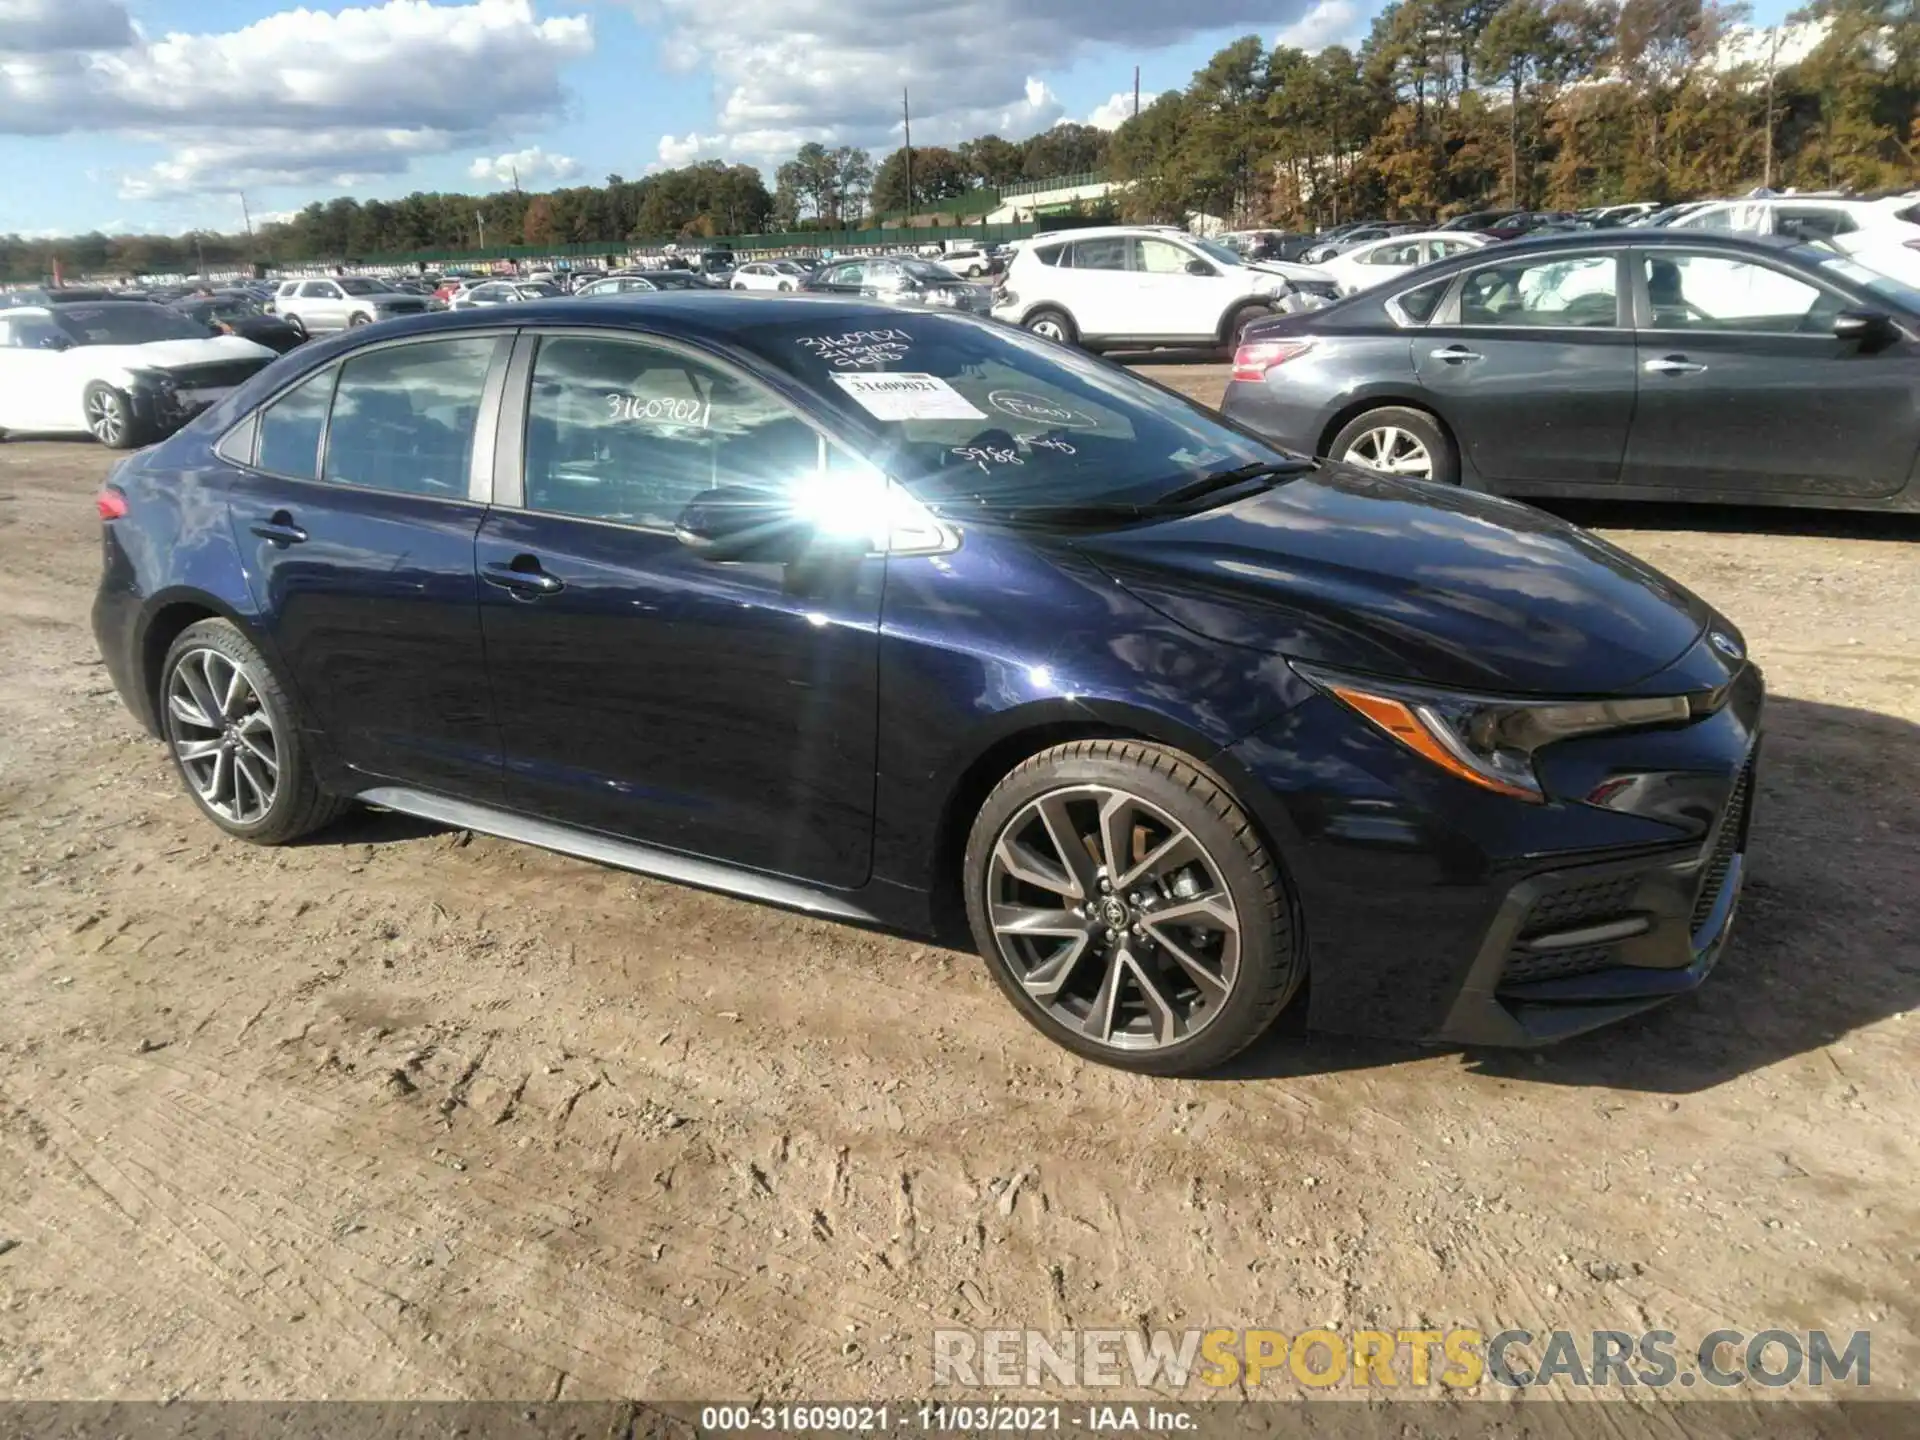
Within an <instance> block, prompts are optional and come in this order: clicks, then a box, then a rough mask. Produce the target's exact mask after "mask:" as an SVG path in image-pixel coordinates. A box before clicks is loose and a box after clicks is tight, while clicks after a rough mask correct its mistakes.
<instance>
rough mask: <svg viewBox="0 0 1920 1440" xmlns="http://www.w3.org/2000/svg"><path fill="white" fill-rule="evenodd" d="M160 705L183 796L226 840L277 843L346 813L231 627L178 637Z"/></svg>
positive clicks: (272, 683) (164, 669) (165, 668)
mask: <svg viewBox="0 0 1920 1440" xmlns="http://www.w3.org/2000/svg"><path fill="white" fill-rule="evenodd" d="M159 702H160V703H159V714H160V726H161V730H162V733H163V734H164V735H165V737H166V741H167V748H168V750H169V751H170V752H171V753H172V755H173V763H174V766H175V768H176V769H178V770H179V772H180V777H181V779H182V780H184V781H185V782H186V786H187V792H188V793H189V794H191V795H192V796H193V798H194V800H195V802H196V803H197V804H198V805H199V806H200V809H201V812H202V813H203V814H205V815H206V817H207V818H208V819H209V820H211V821H213V823H214V824H216V825H218V826H219V827H220V828H221V829H222V830H224V831H226V832H227V833H228V834H229V835H235V836H238V837H239V838H240V839H242V840H251V841H253V842H254V843H255V844H258V845H279V844H282V843H284V842H286V841H288V840H295V839H298V838H299V837H300V836H302V835H306V834H309V833H311V832H312V831H314V830H318V829H319V828H320V827H321V826H323V825H326V824H328V823H330V822H331V821H333V820H334V819H336V818H337V817H338V816H339V815H340V814H341V812H342V811H344V810H345V809H346V808H347V806H348V803H349V802H347V801H345V800H340V799H337V798H335V797H334V796H331V795H327V794H325V793H323V792H322V791H321V789H320V786H319V783H318V782H317V781H316V780H315V779H314V776H313V772H312V769H311V767H310V766H309V765H308V764H307V758H306V754H305V751H304V748H303V746H302V741H301V736H300V733H299V730H298V728H297V727H296V725H295V723H294V715H293V706H292V704H291V703H290V702H289V701H288V700H287V697H286V692H285V691H284V690H283V689H282V688H281V686H280V682H279V681H278V680H277V679H275V678H274V674H273V671H272V670H271V669H270V668H269V667H268V665H267V662H266V661H265V660H264V659H263V658H262V657H261V655H260V652H259V651H257V650H256V649H254V648H253V645H252V644H251V643H250V642H249V641H248V640H247V637H246V636H244V635H242V634H241V633H240V631H239V629H238V628H237V627H235V626H234V625H233V624H232V623H231V622H230V621H226V620H202V621H201V622H199V623H198V624H197V625H189V626H188V627H187V628H186V629H185V630H183V631H181V632H180V637H179V638H178V639H177V640H175V641H174V642H173V645H172V647H171V648H170V649H169V650H168V651H167V658H166V662H165V663H164V664H163V665H162V666H161V669H160V694H159Z"/></svg>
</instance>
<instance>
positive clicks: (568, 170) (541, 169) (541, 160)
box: [467, 145, 580, 185]
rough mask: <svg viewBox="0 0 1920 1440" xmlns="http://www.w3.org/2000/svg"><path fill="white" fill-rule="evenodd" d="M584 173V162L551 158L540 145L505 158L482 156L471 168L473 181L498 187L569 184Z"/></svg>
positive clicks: (564, 156) (512, 153)
mask: <svg viewBox="0 0 1920 1440" xmlns="http://www.w3.org/2000/svg"><path fill="white" fill-rule="evenodd" d="M579 173H580V162H579V161H578V160H576V159H574V158H573V157H572V156H571V155H549V154H548V153H547V152H546V151H544V150H542V149H541V148H540V147H539V146H538V145H534V146H530V147H529V148H527V149H525V150H513V151H510V152H508V153H507V154H505V155H492V156H487V155H482V156H481V157H480V158H479V159H477V160H475V161H474V162H473V163H472V164H471V165H469V166H468V167H467V177H468V178H469V179H472V180H491V181H492V182H493V183H494V184H496V185H511V184H513V183H514V182H515V181H518V182H519V183H520V184H521V185H526V184H527V183H528V182H530V181H534V180H569V179H572V178H573V177H574V176H575V175H577V174H579Z"/></svg>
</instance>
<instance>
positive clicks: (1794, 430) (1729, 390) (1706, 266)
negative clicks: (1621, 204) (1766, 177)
mask: <svg viewBox="0 0 1920 1440" xmlns="http://www.w3.org/2000/svg"><path fill="white" fill-rule="evenodd" d="M1635 262H1636V263H1635V265H1634V284H1635V287H1636V304H1637V305H1638V307H1639V315H1640V323H1641V329H1640V332H1639V337H1638V360H1639V391H1640V393H1639V403H1638V405H1637V407H1636V409H1635V413H1634V419H1633V433H1632V438H1631V440H1630V442H1629V444H1628V447H1627V456H1626V467H1625V471H1624V473H1623V474H1622V476H1621V479H1622V480H1623V481H1624V482H1625V483H1627V484H1630V485H1654V486H1661V487H1666V488H1671V489H1672V490H1674V491H1675V492H1677V493H1678V494H1680V495H1682V496H1683V497H1684V496H1689V495H1702V494H1716V495H1726V496H1738V495H1742V494H1751V495H1754V496H1756V497H1757V496H1764V495H1769V494H1780V493H1789V494H1800V495H1805V496H1810V497H1818V496H1821V495H1833V496H1850V497H1860V498H1866V497H1872V496H1879V495H1891V494H1893V493H1894V492H1895V491H1896V490H1898V489H1899V488H1900V487H1901V486H1902V485H1903V484H1904V483H1905V482H1906V478H1907V474H1908V472H1909V470H1910V469H1911V468H1912V465H1913V460H1914V454H1915V450H1916V448H1917V447H1920V418H1916V417H1920V347H1917V346H1915V344H1914V343H1913V342H1911V341H1904V340H1903V341H1899V342H1897V343H1893V344H1888V345H1879V346H1863V345H1862V344H1861V343H1860V342H1859V341H1857V340H1840V339H1837V338H1835V336H1834V334H1833V322H1834V320H1835V318H1836V317H1837V316H1838V315H1839V313H1840V312H1841V311H1842V310H1845V309H1849V308H1852V304H1853V302H1852V301H1850V300H1849V299H1848V297H1847V296H1846V295H1845V294H1844V293H1842V292H1841V291H1839V290H1837V289H1834V288H1832V287H1831V286H1828V285H1824V284H1822V283H1820V282H1819V281H1817V280H1816V279H1814V278H1813V277H1811V276H1809V275H1806V274H1803V273H1801V272H1799V271H1797V270H1789V269H1788V268H1786V267H1785V266H1784V265H1776V264H1774V263H1772V262H1770V261H1767V260H1761V259H1757V258H1754V257H1752V256H1750V255H1745V254H1734V253H1726V252H1721V253H1716V252H1715V251H1713V250H1712V249H1710V248H1708V247H1707V246H1702V247H1701V248H1700V249H1699V250H1690V249H1689V250H1680V249H1673V248H1667V247H1661V248H1658V249H1655V248H1651V247H1649V248H1648V249H1645V250H1642V251H1637V252H1635Z"/></svg>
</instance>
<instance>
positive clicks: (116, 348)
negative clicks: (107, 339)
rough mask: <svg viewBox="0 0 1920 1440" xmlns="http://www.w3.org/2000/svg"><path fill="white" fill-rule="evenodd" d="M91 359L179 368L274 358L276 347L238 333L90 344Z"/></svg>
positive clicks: (116, 365) (126, 366) (115, 365)
mask: <svg viewBox="0 0 1920 1440" xmlns="http://www.w3.org/2000/svg"><path fill="white" fill-rule="evenodd" d="M81 350H82V352H83V353H84V354H85V355H86V357H87V360H88V361H89V362H90V363H91V364H92V365H94V366H96V367H98V368H99V369H101V370H112V369H120V370H175V369H179V368H180V367H182V366H186V365H208V364H212V363H214V362H216V361H221V360H272V359H274V358H275V357H274V353H273V351H271V350H269V349H268V348H267V347H266V346H264V345H256V344H254V343H253V341H251V340H246V339H242V338H241V337H240V336H238V335H209V336H208V337H207V338H206V339H204V340H149V341H147V343H146V344H144V345H86V346H82V347H81Z"/></svg>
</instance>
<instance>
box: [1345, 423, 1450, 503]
mask: <svg viewBox="0 0 1920 1440" xmlns="http://www.w3.org/2000/svg"><path fill="white" fill-rule="evenodd" d="M1327 458H1328V459H1330V460H1338V461H1341V462H1343V463H1344V464H1348V465H1357V466H1359V467H1360V468H1361V469H1363V470H1379V471H1383V472H1385V473H1386V474H1389V475H1399V476H1401V477H1403V478H1405V479H1409V480H1435V481H1438V482H1439V483H1440V484H1442V485H1458V484H1459V483H1460V456H1459V453H1458V451H1456V450H1455V449H1454V444H1453V437H1452V436H1450V435H1448V434H1447V432H1446V430H1445V429H1444V428H1442V426H1441V424H1440V422H1439V421H1438V420H1436V419H1434V417H1433V416H1431V415H1429V414H1428V413H1427V412H1426V411H1424V410H1415V409H1412V408H1410V407H1408V406H1405V405H1382V406H1381V407H1379V408H1378V409H1376V410H1369V411H1367V412H1366V413H1365V414H1362V415H1356V416H1355V417H1354V418H1353V419H1352V420H1350V421H1348V422H1347V424H1346V425H1345V426H1343V427H1342V428H1341V431H1340V433H1339V434H1338V435H1336V436H1334V437H1333V443H1332V444H1331V445H1329V446H1328V447H1327Z"/></svg>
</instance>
